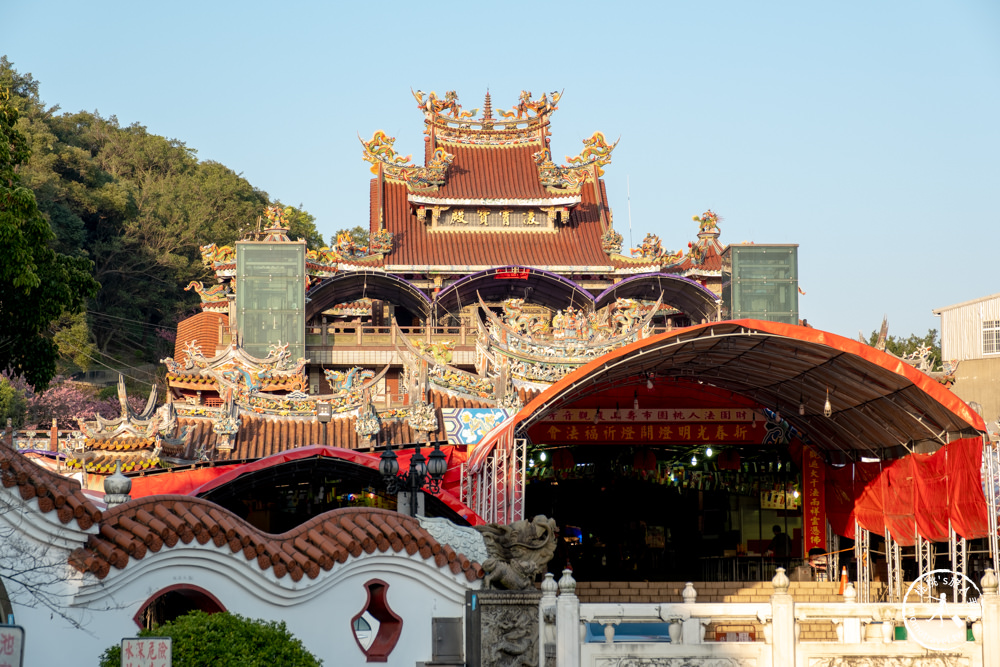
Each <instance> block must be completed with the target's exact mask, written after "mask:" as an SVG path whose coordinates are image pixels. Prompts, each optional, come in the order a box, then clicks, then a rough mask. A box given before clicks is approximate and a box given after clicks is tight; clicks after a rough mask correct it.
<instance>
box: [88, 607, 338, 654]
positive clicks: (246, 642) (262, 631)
mask: <svg viewBox="0 0 1000 667" xmlns="http://www.w3.org/2000/svg"><path fill="white" fill-rule="evenodd" d="M139 636H140V637H170V638H171V639H172V642H171V658H172V661H173V666H174V667H201V666H202V665H213V666H214V667H277V666H278V665H280V666H281V667H318V666H319V665H321V664H322V661H320V660H318V659H317V658H315V657H313V655H312V654H311V653H309V651H307V650H306V649H305V647H304V646H303V645H302V641H301V640H299V639H296V638H295V637H294V636H293V635H292V633H290V632H289V631H288V628H287V627H286V626H285V623H284V621H282V622H280V623H277V622H274V621H264V620H259V619H248V618H244V617H242V616H240V615H238V614H231V613H228V612H222V613H218V614H206V613H205V612H203V611H192V612H190V613H188V614H185V615H183V616H180V617H178V618H177V619H175V620H173V621H170V622H169V623H164V624H163V625H160V626H157V627H156V628H154V629H152V630H140V631H139ZM100 664H101V667H119V665H121V664H122V662H121V646H120V645H115V646H111V647H109V648H108V649H107V650H106V651H105V652H104V654H103V655H102V656H101V663H100Z"/></svg>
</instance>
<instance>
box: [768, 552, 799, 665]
mask: <svg viewBox="0 0 1000 667" xmlns="http://www.w3.org/2000/svg"><path fill="white" fill-rule="evenodd" d="M771 583H772V584H773V585H774V594H773V595H772V596H771V656H772V657H771V664H773V665H794V664H795V599H794V598H793V597H792V596H791V595H790V594H789V593H788V586H789V584H790V583H791V582H790V581H789V580H788V577H787V576H786V575H785V568H783V567H779V568H778V571H777V574H775V575H774V579H772V580H771Z"/></svg>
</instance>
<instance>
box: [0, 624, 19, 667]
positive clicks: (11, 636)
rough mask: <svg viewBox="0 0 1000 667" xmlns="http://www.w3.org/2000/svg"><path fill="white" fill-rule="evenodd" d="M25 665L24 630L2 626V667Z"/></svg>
mask: <svg viewBox="0 0 1000 667" xmlns="http://www.w3.org/2000/svg"><path fill="white" fill-rule="evenodd" d="M23 664H24V628H22V627H21V626H19V625H0V667H21V665H23Z"/></svg>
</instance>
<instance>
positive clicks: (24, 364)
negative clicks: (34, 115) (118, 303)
mask: <svg viewBox="0 0 1000 667" xmlns="http://www.w3.org/2000/svg"><path fill="white" fill-rule="evenodd" d="M19 117H20V113H19V111H18V110H17V108H16V107H15V106H14V105H13V104H11V102H10V91H9V90H2V91H0V294H2V301H0V367H2V368H9V369H12V370H13V371H14V372H15V373H18V374H22V375H24V377H25V378H26V379H27V380H28V382H30V383H31V384H32V385H34V386H35V387H37V388H43V387H44V386H45V385H46V384H48V381H49V380H50V379H51V378H52V376H53V375H54V374H55V371H56V357H57V356H58V348H57V346H56V344H55V342H53V341H52V339H51V338H49V337H47V334H48V332H49V331H50V325H51V323H52V321H53V320H55V319H56V318H58V317H59V316H60V315H61V314H62V313H63V311H71V312H76V311H79V310H81V309H82V308H83V306H84V303H85V301H86V299H87V298H88V297H90V296H92V295H93V294H94V293H95V292H96V291H97V288H98V287H99V285H98V284H97V283H96V282H95V281H94V279H93V278H92V277H91V275H90V271H91V268H92V265H91V263H90V262H89V261H88V260H86V259H85V258H82V257H70V256H67V255H62V254H59V253H56V252H55V251H54V250H53V249H52V248H51V247H50V246H49V243H50V242H52V241H54V240H55V235H54V234H53V233H52V230H51V228H50V227H49V223H48V221H47V220H46V219H45V217H44V216H43V215H42V214H41V212H40V211H39V210H38V203H37V201H36V200H35V195H34V193H33V192H32V191H31V190H30V189H29V188H27V187H24V186H23V185H21V182H20V177H19V175H18V167H19V165H22V164H24V163H25V162H26V161H27V160H28V157H29V156H30V148H29V145H28V140H27V138H26V137H25V135H24V134H23V133H21V132H20V131H18V129H17V128H16V125H17V121H18V118H19Z"/></svg>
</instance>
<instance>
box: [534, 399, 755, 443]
mask: <svg viewBox="0 0 1000 667" xmlns="http://www.w3.org/2000/svg"><path fill="white" fill-rule="evenodd" d="M765 432H766V429H765V427H764V420H763V419H761V420H760V421H759V422H758V421H757V420H756V419H755V418H754V413H753V411H752V410H750V409H749V408H732V409H730V408H723V409H716V408H709V409H703V408H699V409H693V408H686V409H666V408H649V409H639V410H634V409H627V410H612V409H607V410H605V409H601V410H595V409H587V408H582V409H577V410H556V411H553V412H552V414H550V415H548V416H547V417H546V418H545V419H543V420H540V421H539V422H537V423H536V424H535V425H534V426H532V427H531V429H530V430H529V434H530V436H531V438H532V440H533V441H535V442H545V443H547V444H566V445H574V444H576V445H582V444H632V445H636V444H657V443H668V442H690V443H712V444H725V443H729V444H759V443H760V442H761V441H762V439H763V437H764V434H765Z"/></svg>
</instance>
